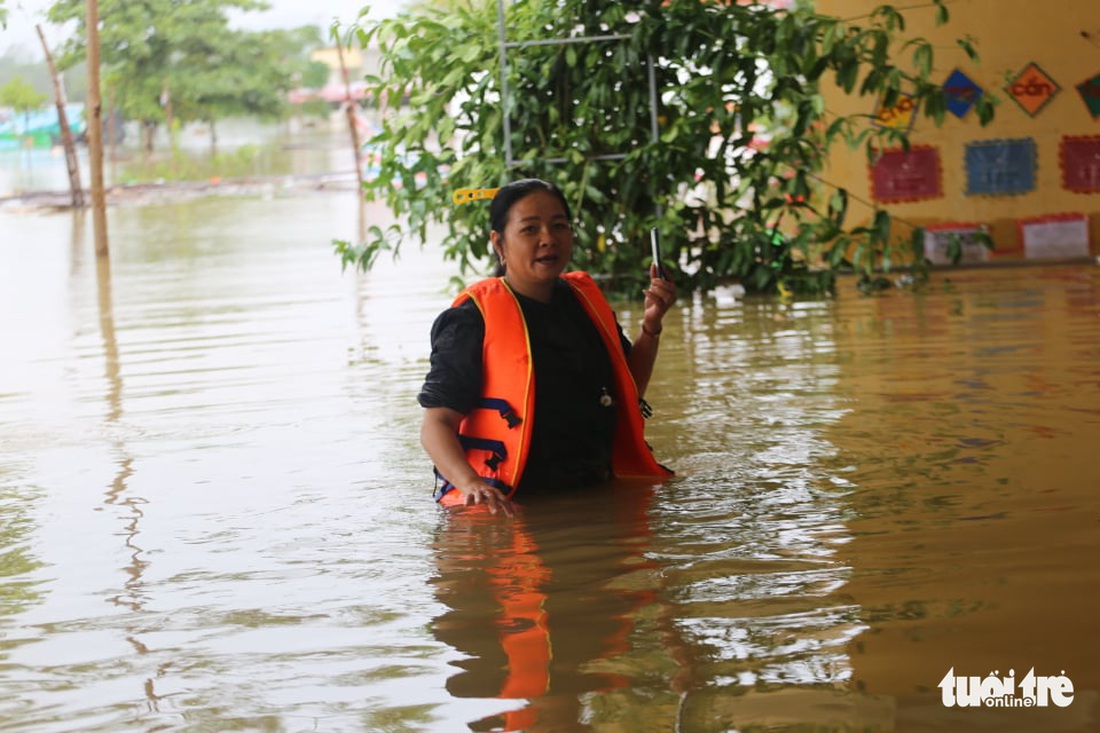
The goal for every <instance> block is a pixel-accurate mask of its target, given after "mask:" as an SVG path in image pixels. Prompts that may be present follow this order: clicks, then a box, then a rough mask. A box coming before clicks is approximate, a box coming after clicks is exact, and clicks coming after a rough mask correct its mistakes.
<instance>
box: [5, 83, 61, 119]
mask: <svg viewBox="0 0 1100 733" xmlns="http://www.w3.org/2000/svg"><path fill="white" fill-rule="evenodd" d="M48 99H49V96H48V95H46V94H43V93H42V92H40V91H38V90H37V89H35V88H34V87H33V86H31V85H30V84H28V83H27V82H26V81H25V80H24V79H23V78H22V77H15V78H14V79H12V80H11V81H9V82H8V83H7V84H5V85H4V86H2V87H0V106H3V107H11V108H12V109H13V110H15V112H16V113H17V114H20V113H21V114H23V115H30V113H31V112H34V111H35V110H38V109H42V106H43V105H45V104H46V101H47V100H48Z"/></svg>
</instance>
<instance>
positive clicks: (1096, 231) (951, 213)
mask: <svg viewBox="0 0 1100 733" xmlns="http://www.w3.org/2000/svg"><path fill="white" fill-rule="evenodd" d="M883 1H884V0H818V2H817V9H818V10H819V11H820V12H822V13H824V14H827V15H833V16H836V17H840V18H844V19H855V18H860V17H861V16H864V17H865V16H867V15H868V14H869V13H870V11H871V10H872V9H873V8H874V7H877V6H878V5H881V4H882V3H883ZM905 5H907V4H906V3H902V2H898V3H895V7H898V8H903V7H904V6H905ZM948 8H949V10H950V16H951V18H950V21H949V22H948V23H947V24H946V25H943V26H939V27H937V26H936V25H935V9H934V8H933V7H932V5H931V3H927V4H922V5H919V6H916V7H911V9H909V10H905V11H904V15H905V18H906V36H907V37H912V38H915V37H924V38H927V39H929V40H930V41H932V42H933V43H934V44H935V47H936V56H935V71H934V73H933V81H935V82H936V83H940V82H942V81H944V80H945V79H946V78H947V76H948V75H949V74H950V73H951V71H952V70H953V69H955V68H959V69H961V70H962V71H963V72H964V73H965V74H966V75H967V76H969V77H970V78H971V79H972V80H973V81H975V82H977V84H978V85H980V86H981V87H982V88H983V89H984V90H985V91H986V93H987V94H989V93H992V94H993V95H995V96H996V97H997V98H998V99H999V100H1000V102H1001V103H1000V104H999V105H998V106H997V109H996V116H995V118H994V120H993V122H992V123H990V124H989V125H987V126H985V127H982V126H981V124H980V123H979V122H978V119H977V115H976V114H975V113H974V111H973V110H971V112H970V113H969V114H968V115H967V116H966V117H965V118H964V119H962V120H960V119H958V118H957V117H955V116H954V115H952V114H950V113H948V114H947V116H946V118H945V121H944V124H943V126H942V127H940V128H937V127H936V126H935V123H934V122H933V121H932V120H931V119H929V118H925V117H922V116H918V117H917V119H916V122H915V125H914V127H913V128H912V131H911V135H910V139H911V141H912V143H913V144H919V145H934V146H936V147H938V148H939V150H940V160H941V164H942V167H943V193H944V195H943V197H942V198H939V199H934V200H928V201H920V202H912V203H899V204H889V205H885V206H884V207H883V208H885V209H886V210H888V211H889V212H890V213H891V215H892V216H894V217H895V218H896V219H900V220H904V221H906V222H912V223H914V224H917V225H922V226H926V225H930V224H937V223H945V222H952V221H967V222H982V223H985V224H987V225H989V226H990V227H991V233H992V235H993V239H994V243H995V245H996V247H997V250H1001V251H1002V254H1001V256H1007V257H1016V256H1022V253H1020V254H1019V255H1016V254H1012V252H1013V251H1015V250H1018V247H1019V244H1020V243H1019V242H1018V236H1017V231H1016V224H1015V222H1016V219H1017V218H1020V217H1036V216H1046V215H1050V214H1057V213H1062V212H1080V213H1086V214H1088V215H1089V216H1090V234H1091V237H1090V238H1091V242H1092V252H1093V253H1096V252H1097V251H1098V250H1100V247H1098V243H1100V194H1080V193H1072V192H1069V191H1066V190H1064V189H1063V187H1062V178H1061V169H1060V166H1059V146H1060V141H1061V139H1062V137H1063V136H1064V135H1075V136H1076V135H1100V120H1097V119H1094V118H1093V117H1092V114H1091V113H1090V111H1089V110H1088V108H1087V107H1086V106H1085V103H1084V101H1083V100H1082V98H1081V96H1080V94H1079V93H1078V91H1077V89H1076V86H1077V85H1078V84H1080V83H1081V82H1083V81H1085V80H1086V79H1089V78H1091V77H1093V76H1096V75H1098V74H1100V0H1058V1H1057V2H1049V1H1048V2H1041V1H1040V0H954V1H953V2H952V0H948ZM854 22H856V23H859V22H866V20H863V21H860V20H855V21H854ZM965 36H969V37H971V38H973V39H974V40H975V42H976V46H977V49H978V53H979V55H980V60H979V62H978V64H974V63H972V62H970V60H969V59H968V58H967V56H966V54H965V53H964V52H963V51H962V50H961V49H959V48H958V46H957V45H956V43H955V41H956V39H958V38H962V37H965ZM910 56H911V55H910V54H909V53H906V54H903V55H899V56H898V58H897V62H898V63H899V65H905V64H906V63H908V61H909V58H910ZM1030 62H1035V63H1037V64H1038V65H1039V66H1040V67H1042V69H1043V70H1044V71H1045V72H1046V73H1047V74H1049V75H1050V76H1051V77H1052V78H1053V79H1054V81H1056V82H1057V83H1058V85H1059V86H1060V87H1061V91H1060V92H1058V93H1057V95H1056V96H1055V97H1054V98H1053V99H1052V101H1050V102H1049V103H1048V104H1047V105H1046V107H1045V108H1043V109H1042V110H1041V111H1040V112H1039V113H1038V114H1037V115H1036V116H1035V117H1034V118H1032V117H1030V116H1028V114H1027V113H1026V112H1024V110H1022V109H1021V108H1020V107H1019V106H1018V105H1017V103H1016V102H1015V101H1013V100H1012V99H1011V98H1010V97H1009V95H1008V93H1007V92H1006V91H1005V86H1006V81H1007V79H1008V78H1009V77H1010V76H1014V75H1015V74H1017V73H1018V72H1019V71H1020V70H1022V69H1023V68H1024V67H1025V66H1027V65H1028V63H1030ZM826 99H827V107H828V109H829V110H830V111H835V112H837V113H844V114H847V113H866V114H870V113H871V112H872V111H873V110H874V107H875V103H876V100H875V99H874V98H872V97H858V96H855V95H852V96H850V97H849V96H846V95H843V93H841V92H839V91H837V90H835V89H834V90H831V91H830V92H827V94H826ZM1004 138H1032V139H1034V140H1035V143H1036V147H1037V150H1038V164H1037V169H1036V173H1035V177H1036V186H1035V189H1034V190H1033V191H1032V192H1031V193H1027V194H1022V195H1015V196H971V195H967V194H966V167H965V154H966V145H967V144H968V143H972V142H978V141H982V140H992V139H1004ZM825 177H826V179H827V180H829V181H830V182H832V183H834V184H836V185H840V186H843V187H845V188H848V189H849V191H850V192H851V193H852V195H853V197H858V198H860V199H862V201H864V202H870V201H872V196H871V186H870V179H869V171H868V165H867V158H866V154H865V152H864V151H863V150H858V151H851V150H847V149H845V150H843V151H841V152H838V153H837V154H836V155H834V157H833V159H832V164H831V166H830V168H829V169H828V171H827V172H826V176H825ZM852 212H853V216H854V219H855V220H863V219H867V218H869V217H870V215H871V213H872V207H871V205H870V204H868V203H861V204H858V205H857V204H854V203H853V206H852ZM904 233H905V232H899V234H904ZM1003 251H1007V252H1008V254H1005V253H1004V252H1003Z"/></svg>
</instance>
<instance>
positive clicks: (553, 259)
mask: <svg viewBox="0 0 1100 733" xmlns="http://www.w3.org/2000/svg"><path fill="white" fill-rule="evenodd" d="M490 238H491V241H492V244H493V249H495V250H496V252H497V255H499V256H500V258H501V260H502V261H503V262H504V267H505V272H506V276H507V278H508V282H509V284H511V286H512V287H513V288H515V289H516V290H518V291H519V292H521V293H523V294H524V295H529V296H532V297H538V296H539V295H540V294H544V293H545V294H548V293H549V292H552V290H551V289H552V287H553V284H554V281H555V280H556V279H557V278H558V276H559V275H561V274H562V272H564V271H565V268H566V266H567V265H568V264H569V260H570V259H571V258H572V256H573V225H572V223H571V222H570V221H569V217H568V216H567V215H566V213H565V208H564V207H563V206H562V205H561V201H559V200H558V198H557V196H555V195H554V194H552V193H550V192H549V191H536V192H535V193H532V194H530V195H528V196H524V197H523V198H522V199H520V200H519V201H517V202H516V203H514V204H513V205H512V208H511V210H510V211H509V212H508V221H507V223H506V224H505V226H504V233H503V235H502V234H501V233H499V232H492V233H491V234H490Z"/></svg>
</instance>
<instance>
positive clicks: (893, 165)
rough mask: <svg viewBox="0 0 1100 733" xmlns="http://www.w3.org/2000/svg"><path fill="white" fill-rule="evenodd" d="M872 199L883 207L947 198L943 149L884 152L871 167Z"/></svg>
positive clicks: (911, 149)
mask: <svg viewBox="0 0 1100 733" xmlns="http://www.w3.org/2000/svg"><path fill="white" fill-rule="evenodd" d="M871 195H872V196H873V197H874V199H875V200H876V201H878V202H880V203H885V204H897V203H905V202H909V201H923V200H925V199H935V198H940V197H941V196H943V168H942V166H941V165H940V151H939V148H936V147H933V146H931V145H914V146H912V147H911V148H909V152H905V150H903V149H902V148H891V149H889V150H884V151H882V153H881V154H880V155H879V158H878V160H876V161H875V163H874V164H873V165H872V166H871Z"/></svg>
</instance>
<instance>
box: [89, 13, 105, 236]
mask: <svg viewBox="0 0 1100 733" xmlns="http://www.w3.org/2000/svg"><path fill="white" fill-rule="evenodd" d="M84 16H85V17H84V25H85V26H86V30H87V33H88V39H87V40H88V164H89V165H88V167H89V169H90V171H91V177H92V186H91V192H92V223H93V227H92V228H93V229H94V236H95V253H96V256H97V257H106V256H107V255H108V253H109V249H108V244H107V195H106V191H105V190H104V188H103V102H102V100H101V99H100V90H99V0H85V2H84Z"/></svg>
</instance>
